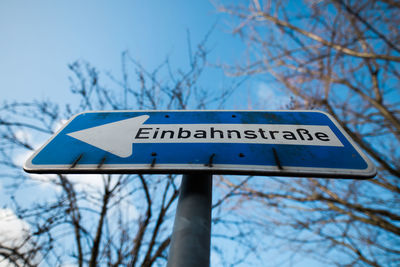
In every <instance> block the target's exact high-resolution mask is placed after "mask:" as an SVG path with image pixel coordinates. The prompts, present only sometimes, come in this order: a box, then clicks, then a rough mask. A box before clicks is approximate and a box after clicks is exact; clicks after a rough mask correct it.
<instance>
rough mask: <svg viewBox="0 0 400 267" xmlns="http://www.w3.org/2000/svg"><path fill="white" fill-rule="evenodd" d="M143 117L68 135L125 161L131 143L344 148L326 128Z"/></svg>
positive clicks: (327, 127) (130, 152) (130, 149)
mask: <svg viewBox="0 0 400 267" xmlns="http://www.w3.org/2000/svg"><path fill="white" fill-rule="evenodd" d="M148 118H149V116H148V115H142V116H138V117H133V118H130V119H125V120H121V121H117V122H112V123H108V124H104V125H100V126H96V127H92V128H88V129H84V130H80V131H76V132H72V133H68V134H67V135H69V136H71V137H73V138H75V139H78V140H80V141H82V142H85V143H87V144H90V145H92V146H95V147H97V148H99V149H101V150H104V151H108V152H110V153H112V154H114V155H117V156H119V157H122V158H125V157H129V156H131V155H132V143H248V144H285V145H314V146H338V147H341V146H343V144H342V143H341V142H340V140H339V139H338V138H337V136H336V135H335V134H334V133H333V132H332V130H331V129H330V128H329V126H325V125H291V124H222V123H218V124H143V123H144V122H145V121H146V120H147V119H148Z"/></svg>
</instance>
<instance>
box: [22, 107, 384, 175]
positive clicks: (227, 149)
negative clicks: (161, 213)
mask: <svg viewBox="0 0 400 267" xmlns="http://www.w3.org/2000/svg"><path fill="white" fill-rule="evenodd" d="M24 169H25V170H26V171H27V172H37V173H176V174H179V173H191V172H208V173H220V174H228V173H232V174H258V175H276V176H315V177H343V178H347V177H348V178H357V177H359V178H368V177H373V176H374V175H375V173H376V170H375V166H374V165H373V163H372V162H371V161H370V160H369V159H368V158H367V157H366V156H365V155H364V153H363V152H362V151H361V150H360V149H359V148H358V147H357V146H356V144H355V143H354V142H353V141H352V140H351V139H350V138H349V136H348V135H347V134H346V133H345V132H344V130H343V129H342V128H341V127H340V126H339V124H338V123H337V122H335V121H334V120H333V119H332V117H331V116H330V115H328V114H326V113H323V112H319V111H114V112H110V111H95V112H84V113H81V114H78V115H76V116H74V117H73V118H71V119H70V120H69V121H68V123H67V124H66V125H65V126H64V127H63V128H62V129H61V130H60V131H58V132H57V133H56V134H55V135H54V136H53V137H52V138H51V139H50V140H49V141H48V142H47V143H46V144H45V145H44V146H43V147H42V148H40V149H39V150H38V151H37V152H35V153H34V154H33V155H32V156H31V157H30V158H29V159H28V161H27V162H26V164H25V166H24Z"/></svg>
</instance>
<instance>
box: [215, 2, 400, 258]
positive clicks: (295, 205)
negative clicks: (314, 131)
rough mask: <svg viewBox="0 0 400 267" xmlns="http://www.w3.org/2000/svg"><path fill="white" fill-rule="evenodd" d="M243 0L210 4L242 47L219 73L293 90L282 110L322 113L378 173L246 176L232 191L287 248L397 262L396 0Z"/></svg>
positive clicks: (399, 10) (399, 125)
mask: <svg viewBox="0 0 400 267" xmlns="http://www.w3.org/2000/svg"><path fill="white" fill-rule="evenodd" d="M244 2H245V3H243V4H236V3H235V4H233V5H228V4H227V5H221V6H219V9H220V11H222V12H225V13H228V14H229V15H230V18H231V19H232V20H233V21H235V23H236V25H237V26H236V27H235V28H234V33H235V34H238V35H240V36H241V37H242V39H243V41H244V42H246V43H247V45H248V55H249V56H248V61H247V62H245V63H243V64H242V65H237V66H225V68H226V71H227V72H228V73H229V74H230V75H237V76H241V75H246V76H247V75H253V76H257V77H259V78H260V77H262V78H264V79H265V80H266V81H267V82H268V83H270V84H274V85H275V86H277V87H279V88H281V90H283V91H284V92H286V93H287V94H288V95H290V96H292V102H291V104H290V105H289V107H287V108H291V109H314V108H315V109H320V110H324V111H327V112H328V113H330V114H331V115H333V117H334V118H335V119H336V120H337V121H338V122H339V123H340V125H341V126H342V127H343V128H344V129H345V130H346V132H347V133H348V134H349V135H350V136H351V137H352V138H353V139H354V140H355V142H356V143H357V144H358V145H359V146H360V147H361V148H362V149H363V150H364V151H365V152H366V153H367V154H368V155H369V157H370V158H372V159H373V161H374V162H375V163H376V165H377V166H378V169H379V171H378V175H377V177H376V178H374V179H370V180H365V181H354V180H330V179H289V180H288V179H277V178H274V179H269V180H268V182H266V181H263V182H260V181H259V180H257V179H256V180H254V179H252V181H253V182H248V183H246V184H244V185H243V186H242V187H240V188H238V191H236V193H234V194H232V198H234V199H236V200H237V205H242V206H244V205H247V206H248V205H249V203H248V202H249V201H250V202H252V203H253V204H252V205H254V207H258V208H254V209H253V210H254V211H256V213H251V212H249V213H251V214H252V215H253V217H251V218H252V220H253V221H254V222H256V223H257V224H258V225H263V226H264V227H266V229H268V234H270V235H271V236H274V237H276V238H278V240H281V241H282V242H284V243H285V244H287V245H288V246H290V247H291V249H292V251H293V252H296V253H298V252H303V253H302V255H303V256H304V255H307V256H308V257H315V258H317V259H318V260H320V261H321V262H324V263H325V264H333V265H339V266H398V265H399V264H400V215H399V214H400V209H399V208H400V205H399V203H400V202H399V196H400V195H399V193H400V184H399V178H400V165H399V162H400V150H399V149H398V147H399V142H400V117H399V116H400V109H399V107H400V105H399V104H400V103H399V101H400V91H399V86H400V71H399V67H400V28H399V25H400V5H399V3H398V2H397V1H369V0H364V1H351V0H329V1H311V0H310V1H308V0H304V1H280V0H277V1H272V0H271V1H263V2H260V1H258V0H254V1H244ZM239 183H240V181H237V182H232V181H230V180H226V181H225V184H226V185H228V188H229V187H230V188H232V187H237V185H238V184H239ZM243 198H245V199H247V202H246V201H243ZM263 209H267V210H268V212H267V211H266V210H265V211H263ZM250 211H252V210H250ZM262 213H263V214H265V216H260V214H262ZM248 220H250V219H248ZM273 230H276V231H273Z"/></svg>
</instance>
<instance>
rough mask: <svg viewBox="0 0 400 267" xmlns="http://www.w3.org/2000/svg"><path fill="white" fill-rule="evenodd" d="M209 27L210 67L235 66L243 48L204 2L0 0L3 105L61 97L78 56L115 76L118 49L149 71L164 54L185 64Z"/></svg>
mask: <svg viewBox="0 0 400 267" xmlns="http://www.w3.org/2000/svg"><path fill="white" fill-rule="evenodd" d="M215 23H217V27H216V29H215V30H214V32H213V34H212V36H211V39H210V41H209V42H208V44H209V47H211V48H212V49H213V52H212V54H211V60H212V61H213V62H227V61H236V59H237V58H239V57H241V55H243V51H244V50H243V49H244V46H243V44H242V42H241V41H240V39H239V38H238V37H233V36H232V35H231V34H230V32H229V30H230V28H229V26H227V23H226V20H225V19H224V17H223V15H221V14H219V13H218V12H217V11H216V9H215V7H214V6H213V4H212V3H210V2H209V1H184V0H173V1H161V0H154V1H128V0H119V1H106V0H99V1H94V0H88V1H77V0H72V1H49V0H39V1H21V0H15V1H1V2H0V33H1V40H2V41H1V42H0V77H1V79H0V80H1V83H0V86H1V88H2V89H1V91H2V99H3V100H13V99H16V100H31V99H33V98H39V99H43V98H46V99H47V98H48V99H51V100H55V101H62V100H65V95H67V94H68V93H67V92H68V88H69V82H68V76H69V75H71V73H70V71H69V70H68V67H67V64H69V63H72V62H74V61H75V60H79V59H83V60H87V61H88V62H90V63H91V64H92V65H93V66H95V67H96V68H97V69H99V70H100V71H101V72H108V71H110V72H112V73H118V72H119V70H120V66H121V52H122V51H125V50H128V51H129V53H130V54H131V56H132V57H133V58H135V59H136V60H138V61H139V62H140V63H142V64H143V65H144V67H145V68H149V69H152V68H154V67H155V66H156V65H158V64H159V63H160V62H162V60H163V59H165V57H166V56H167V55H170V56H171V61H172V64H173V66H183V65H184V64H186V63H187V55H188V49H187V31H188V30H190V36H191V39H192V44H193V46H194V45H195V44H197V43H198V42H200V41H201V40H202V38H204V36H205V34H206V33H207V32H208V31H209V30H210V29H211V28H212V26H213V25H214V24H215Z"/></svg>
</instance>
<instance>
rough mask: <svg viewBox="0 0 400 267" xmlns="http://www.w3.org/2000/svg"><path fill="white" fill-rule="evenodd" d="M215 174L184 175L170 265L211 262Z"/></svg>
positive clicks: (196, 266) (199, 266)
mask: <svg viewBox="0 0 400 267" xmlns="http://www.w3.org/2000/svg"><path fill="white" fill-rule="evenodd" d="M211 200H212V175H211V174H186V175H183V176H182V182H181V188H180V193H179V200H178V206H177V209H176V214H175V222H174V228H173V233H172V238H171V246H170V249H169V257H168V265H167V267H186V266H190V267H207V266H209V265H210V242H211Z"/></svg>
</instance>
